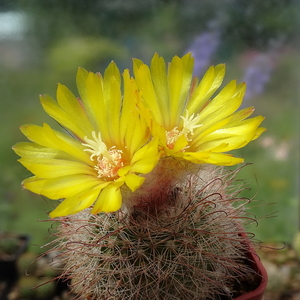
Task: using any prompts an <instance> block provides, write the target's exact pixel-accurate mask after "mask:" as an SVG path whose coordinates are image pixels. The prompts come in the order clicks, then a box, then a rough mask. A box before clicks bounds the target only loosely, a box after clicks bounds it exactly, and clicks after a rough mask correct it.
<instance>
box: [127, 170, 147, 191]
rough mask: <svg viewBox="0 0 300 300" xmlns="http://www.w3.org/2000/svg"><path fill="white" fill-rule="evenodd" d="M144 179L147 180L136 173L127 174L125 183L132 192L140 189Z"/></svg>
mask: <svg viewBox="0 0 300 300" xmlns="http://www.w3.org/2000/svg"><path fill="white" fill-rule="evenodd" d="M144 181H145V178H144V177H141V176H138V175H135V174H127V175H126V177H125V183H126V185H127V186H128V187H129V188H130V190H131V191H132V192H134V191H135V190H136V189H138V188H139V187H140V186H141V185H142V184H143V182H144Z"/></svg>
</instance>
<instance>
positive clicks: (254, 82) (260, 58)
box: [243, 51, 276, 100]
mask: <svg viewBox="0 0 300 300" xmlns="http://www.w3.org/2000/svg"><path fill="white" fill-rule="evenodd" d="M275 56H276V53H275V52H273V51H269V52H265V53H261V52H258V51H251V52H247V53H246V55H245V56H244V57H245V59H246V64H247V66H246V68H245V73H244V77H243V81H245V82H246V84H247V90H246V95H245V98H244V99H245V100H248V99H250V98H253V97H254V96H257V95H260V94H262V93H263V92H264V90H265V86H266V84H267V83H268V82H269V81H270V78H271V73H272V72H273V70H274V69H275V66H276V64H275V58H276V57H275Z"/></svg>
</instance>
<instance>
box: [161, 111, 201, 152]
mask: <svg viewBox="0 0 300 300" xmlns="http://www.w3.org/2000/svg"><path fill="white" fill-rule="evenodd" d="M180 118H181V119H182V120H183V126H182V130H181V131H179V130H178V128H177V126H176V127H174V128H173V129H172V130H171V131H166V137H167V147H168V148H169V149H173V148H174V144H175V142H176V141H177V140H178V138H179V137H180V136H181V135H184V136H185V137H186V139H187V140H188V141H191V140H192V138H191V137H192V136H193V135H194V129H196V128H198V127H200V126H202V124H198V122H199V121H200V115H199V114H198V115H196V116H194V114H192V115H191V116H188V111H186V116H185V117H183V116H181V117H180ZM188 147H189V146H186V147H185V148H183V149H182V151H184V150H185V149H186V148H188Z"/></svg>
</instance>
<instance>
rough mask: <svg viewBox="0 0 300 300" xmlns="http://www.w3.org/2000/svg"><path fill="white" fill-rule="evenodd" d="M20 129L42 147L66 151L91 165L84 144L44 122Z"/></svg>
mask: <svg viewBox="0 0 300 300" xmlns="http://www.w3.org/2000/svg"><path fill="white" fill-rule="evenodd" d="M20 129H21V131H22V133H23V134H24V135H25V136H26V137H27V138H28V139H29V140H30V141H33V142H35V143H37V144H39V145H41V146H44V147H48V148H53V149H57V150H60V151H62V152H65V153H68V154H69V155H71V156H73V157H75V158H77V159H78V160H80V161H82V162H84V163H86V164H89V165H93V163H92V162H91V160H90V157H89V155H88V154H87V153H86V152H84V151H83V150H84V149H85V148H84V146H82V144H81V143H80V142H79V141H77V140H75V139H73V138H71V137H69V136H67V135H66V134H63V133H61V132H58V131H56V130H54V129H52V128H51V127H50V126H49V125H48V124H46V123H44V126H43V127H41V126H37V125H23V126H21V127H20Z"/></svg>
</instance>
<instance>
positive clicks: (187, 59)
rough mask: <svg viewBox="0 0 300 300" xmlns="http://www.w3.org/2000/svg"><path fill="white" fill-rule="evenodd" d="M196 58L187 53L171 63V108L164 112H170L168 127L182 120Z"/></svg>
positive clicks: (174, 58)
mask: <svg viewBox="0 0 300 300" xmlns="http://www.w3.org/2000/svg"><path fill="white" fill-rule="evenodd" d="M193 66H194V59H193V58H192V57H191V55H190V53H189V54H186V55H185V56H184V57H183V58H182V59H181V58H179V57H178V56H174V57H173V59H172V61H171V63H170V64H169V70H168V84H169V97H170V103H169V109H168V110H166V111H163V113H164V114H169V116H170V123H169V124H165V127H166V129H167V130H168V128H170V129H172V128H174V127H176V125H177V124H178V123H179V121H180V116H181V115H182V114H183V112H184V107H185V104H186V98H187V95H188V92H189V89H190V84H191V80H192V72H193Z"/></svg>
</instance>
